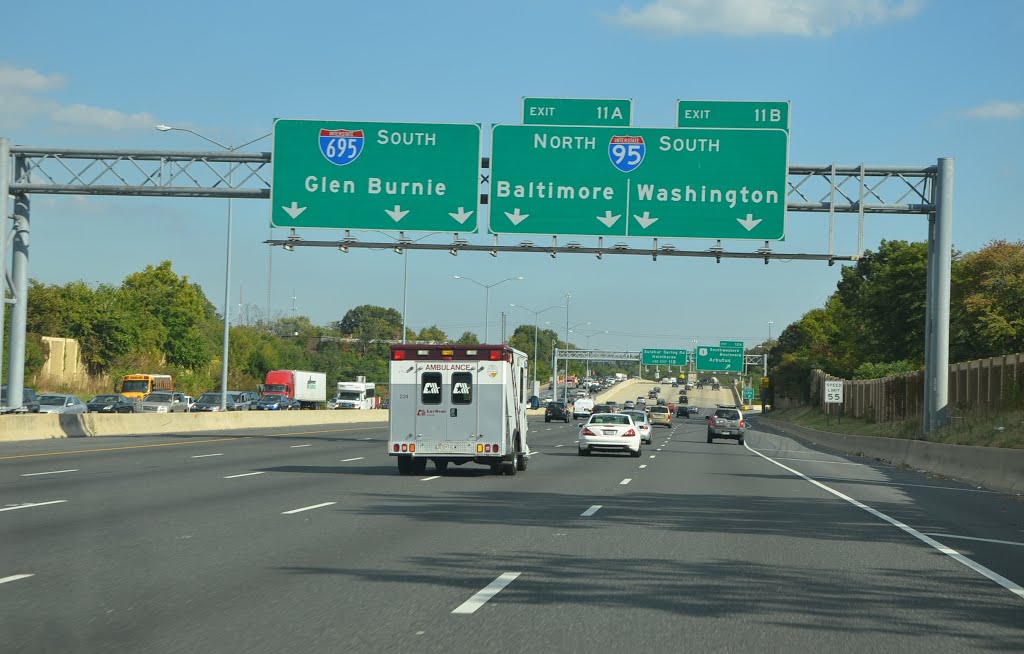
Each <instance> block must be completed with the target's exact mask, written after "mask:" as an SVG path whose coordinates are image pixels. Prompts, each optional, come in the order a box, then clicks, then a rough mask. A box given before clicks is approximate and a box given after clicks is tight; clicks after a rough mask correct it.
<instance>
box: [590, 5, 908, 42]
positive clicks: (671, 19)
mask: <svg viewBox="0 0 1024 654" xmlns="http://www.w3.org/2000/svg"><path fill="white" fill-rule="evenodd" d="M923 5H924V0H653V2H649V3H648V4H647V5H645V6H643V7H641V8H640V9H638V10H633V9H631V8H628V7H623V8H621V9H619V12H618V14H616V15H614V16H611V17H610V18H611V20H612V21H613V22H616V23H620V24H622V25H625V26H627V27H632V28H634V29H637V30H641V31H648V32H655V33H658V34H662V35H665V36H679V35H682V34H726V35H729V36H753V35H760V34H785V35H791V36H811V37H827V36H831V35H832V34H833V33H835V32H836V31H839V30H842V29H846V28H851V27H858V26H861V25H871V24H880V23H886V22H889V21H892V20H900V19H904V18H909V17H912V16H914V15H916V14H917V13H919V12H920V11H921V9H922V7H923Z"/></svg>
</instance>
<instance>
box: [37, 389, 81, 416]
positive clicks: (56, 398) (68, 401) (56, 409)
mask: <svg viewBox="0 0 1024 654" xmlns="http://www.w3.org/2000/svg"><path fill="white" fill-rule="evenodd" d="M39 413H89V407H88V406H86V404H85V402H83V401H82V400H80V399H78V398H77V397H75V396H74V395H64V394H57V393H48V394H46V395H40V396H39Z"/></svg>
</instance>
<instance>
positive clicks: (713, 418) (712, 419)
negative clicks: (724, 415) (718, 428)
mask: <svg viewBox="0 0 1024 654" xmlns="http://www.w3.org/2000/svg"><path fill="white" fill-rule="evenodd" d="M714 425H715V417H714V416H711V426H712V427H713V426H714Z"/></svg>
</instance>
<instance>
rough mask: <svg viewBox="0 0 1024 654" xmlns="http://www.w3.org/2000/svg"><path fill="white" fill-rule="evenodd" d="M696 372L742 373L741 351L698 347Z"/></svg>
mask: <svg viewBox="0 0 1024 654" xmlns="http://www.w3.org/2000/svg"><path fill="white" fill-rule="evenodd" d="M697 370H703V371H721V372H742V371H743V351H742V350H736V349H729V348H720V347H707V346H701V347H698V348H697Z"/></svg>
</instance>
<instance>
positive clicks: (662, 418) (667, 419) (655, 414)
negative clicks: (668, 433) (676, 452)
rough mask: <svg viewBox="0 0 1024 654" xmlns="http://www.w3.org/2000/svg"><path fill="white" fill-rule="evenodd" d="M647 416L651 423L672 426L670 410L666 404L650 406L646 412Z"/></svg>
mask: <svg viewBox="0 0 1024 654" xmlns="http://www.w3.org/2000/svg"><path fill="white" fill-rule="evenodd" d="M647 418H648V419H649V420H650V421H651V424H652V425H664V426H666V427H671V426H672V412H671V411H669V410H668V407H667V406H663V405H661V404H659V405H656V406H652V407H651V409H650V410H649V411H648V412H647Z"/></svg>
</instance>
